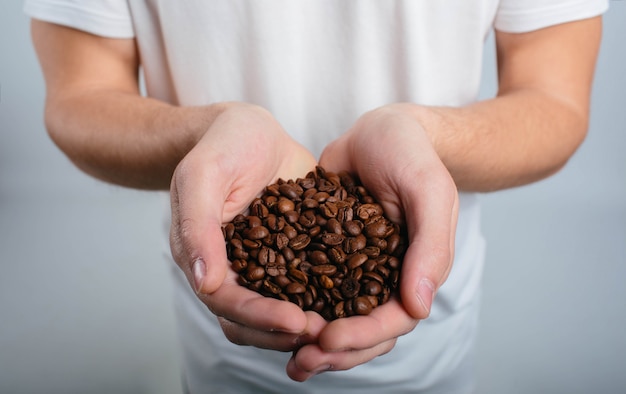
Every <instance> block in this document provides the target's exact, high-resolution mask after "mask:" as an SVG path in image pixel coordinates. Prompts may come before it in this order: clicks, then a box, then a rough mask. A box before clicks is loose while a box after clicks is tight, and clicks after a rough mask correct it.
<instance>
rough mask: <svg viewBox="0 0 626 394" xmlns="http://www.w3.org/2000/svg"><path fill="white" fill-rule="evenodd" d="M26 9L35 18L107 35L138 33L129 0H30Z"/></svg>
mask: <svg viewBox="0 0 626 394" xmlns="http://www.w3.org/2000/svg"><path fill="white" fill-rule="evenodd" d="M24 12H25V13H26V14H27V15H29V16H30V17H32V18H34V19H40V20H43V21H46V22H51V23H56V24H59V25H63V26H68V27H72V28H75V29H78V30H83V31H86V32H88V33H91V34H95V35H99V36H103V37H109V38H132V37H134V36H135V32H134V29H133V23H132V19H131V15H130V10H129V7H128V2H127V0H98V1H84V0H82V1H81V0H26V1H25V2H24Z"/></svg>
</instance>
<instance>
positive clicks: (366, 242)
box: [222, 167, 407, 320]
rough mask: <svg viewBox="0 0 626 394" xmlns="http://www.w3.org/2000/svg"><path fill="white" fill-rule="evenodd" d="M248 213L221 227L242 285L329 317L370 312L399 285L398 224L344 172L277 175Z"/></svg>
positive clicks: (401, 248)
mask: <svg viewBox="0 0 626 394" xmlns="http://www.w3.org/2000/svg"><path fill="white" fill-rule="evenodd" d="M248 212H249V214H248V215H244V214H238V215H236V216H235V217H234V218H233V220H232V221H231V222H229V223H225V224H224V226H223V227H222V233H223V236H224V240H225V242H226V252H227V256H228V259H229V260H230V261H231V268H232V269H233V271H235V272H236V273H237V274H238V279H237V281H238V282H239V283H240V284H241V285H242V286H245V287H247V288H249V289H251V290H253V291H257V292H259V293H260V294H262V295H264V296H268V297H274V298H277V299H280V300H284V301H288V302H292V303H294V304H296V305H298V306H299V307H300V308H302V309H304V310H311V311H315V312H317V313H319V314H320V315H321V316H322V317H323V318H325V319H328V320H332V319H336V318H343V317H349V316H354V315H359V314H361V315H363V314H368V313H370V312H371V310H372V309H373V308H375V307H377V306H379V305H381V304H383V303H385V302H387V301H388V300H389V298H390V297H391V294H392V292H393V291H395V289H396V288H397V286H398V282H399V274H400V269H401V261H402V258H403V257H404V253H405V251H406V244H407V243H406V234H405V233H403V231H404V229H403V228H401V227H400V226H398V225H397V224H394V223H392V222H391V221H389V220H388V219H387V218H385V216H384V212H383V208H382V205H380V204H378V203H377V202H376V201H375V200H374V198H373V197H372V196H371V195H370V194H369V193H368V191H367V190H366V189H365V187H363V186H362V185H360V184H359V182H358V179H357V178H355V177H353V176H351V175H350V174H349V173H348V172H345V171H342V172H339V173H334V172H331V171H325V170H324V169H323V168H321V167H317V168H316V170H315V171H312V172H310V173H308V174H306V177H304V178H298V179H296V180H295V181H294V180H284V179H278V180H277V181H276V183H274V184H272V185H268V186H267V187H266V188H265V190H264V193H263V194H262V195H261V196H260V197H258V198H255V199H254V200H253V201H252V202H251V203H250V206H249V209H248Z"/></svg>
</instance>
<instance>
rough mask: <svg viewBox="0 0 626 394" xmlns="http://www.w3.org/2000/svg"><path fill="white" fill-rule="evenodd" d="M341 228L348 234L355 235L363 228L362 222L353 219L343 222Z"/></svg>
mask: <svg viewBox="0 0 626 394" xmlns="http://www.w3.org/2000/svg"><path fill="white" fill-rule="evenodd" d="M343 228H344V230H346V233H348V235H349V236H351V237H356V236H357V235H359V234H361V230H362V229H363V223H362V222H358V221H355V220H350V221H348V222H344V223H343Z"/></svg>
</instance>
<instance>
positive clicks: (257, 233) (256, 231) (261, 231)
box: [245, 226, 270, 240]
mask: <svg viewBox="0 0 626 394" xmlns="http://www.w3.org/2000/svg"><path fill="white" fill-rule="evenodd" d="M268 235H270V230H268V229H267V228H266V227H264V226H256V227H252V228H250V229H249V230H248V231H247V234H246V235H245V237H246V238H248V239H251V240H257V239H262V238H265V237H267V236H268Z"/></svg>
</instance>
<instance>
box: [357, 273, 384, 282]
mask: <svg viewBox="0 0 626 394" xmlns="http://www.w3.org/2000/svg"><path fill="white" fill-rule="evenodd" d="M362 279H368V280H371V281H376V282H378V283H380V284H383V283H385V280H384V279H383V277H382V276H380V275H379V274H377V273H376V272H373V271H369V272H363V276H362Z"/></svg>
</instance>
